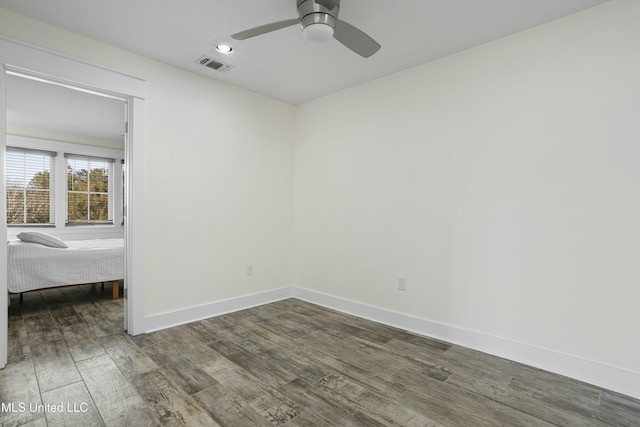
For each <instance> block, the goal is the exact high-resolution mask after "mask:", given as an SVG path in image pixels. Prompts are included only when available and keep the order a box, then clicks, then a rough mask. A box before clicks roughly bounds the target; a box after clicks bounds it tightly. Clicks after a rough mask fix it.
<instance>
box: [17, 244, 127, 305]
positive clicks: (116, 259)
mask: <svg viewBox="0 0 640 427" xmlns="http://www.w3.org/2000/svg"><path fill="white" fill-rule="evenodd" d="M30 233H34V232H30ZM36 233H37V232H36ZM21 234H23V233H21ZM40 234H43V235H44V233H40ZM45 236H48V235H45ZM18 237H20V235H18ZM48 237H52V236H48ZM53 239H55V240H58V239H56V238H53ZM27 240H29V239H27ZM58 241H59V242H60V244H61V245H63V246H61V247H55V246H51V245H49V244H43V243H42V242H41V241H40V242H34V241H24V240H15V241H10V242H9V243H8V244H7V287H8V289H9V292H11V293H19V294H22V293H23V292H28V291H35V290H40V289H46V288H53V287H59V286H69V285H81V284H88V283H100V282H102V283H104V282H111V283H112V297H113V298H118V297H119V292H118V284H119V281H120V279H122V278H123V277H124V239H96V240H77V241H66V242H62V241H60V240H58ZM45 243H46V242H45ZM56 244H57V243H56ZM57 245H58V244H57ZM21 296H22V295H21Z"/></svg>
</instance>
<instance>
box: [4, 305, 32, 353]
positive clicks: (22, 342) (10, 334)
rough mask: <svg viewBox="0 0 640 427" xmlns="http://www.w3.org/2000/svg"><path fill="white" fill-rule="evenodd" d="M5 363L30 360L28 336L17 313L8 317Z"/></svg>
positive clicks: (18, 312)
mask: <svg viewBox="0 0 640 427" xmlns="http://www.w3.org/2000/svg"><path fill="white" fill-rule="evenodd" d="M7 344H8V348H7V363H17V362H20V361H23V360H28V359H30V358H31V347H30V346H29V336H28V335H27V329H26V328H25V325H24V321H23V320H22V316H21V315H20V311H19V309H18V311H17V312H16V313H14V314H12V315H10V316H9V321H8V324H7Z"/></svg>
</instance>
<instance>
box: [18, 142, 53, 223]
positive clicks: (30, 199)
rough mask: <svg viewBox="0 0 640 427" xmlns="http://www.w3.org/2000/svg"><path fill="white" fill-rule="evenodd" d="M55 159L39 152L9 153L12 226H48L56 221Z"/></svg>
mask: <svg viewBox="0 0 640 427" xmlns="http://www.w3.org/2000/svg"><path fill="white" fill-rule="evenodd" d="M53 168H54V156H53V155H52V154H51V153H47V152H38V151H36V150H21V149H13V148H11V149H9V148H8V149H7V152H6V183H7V187H6V196H7V197H6V201H7V224H8V225H48V224H53V223H54V222H55V221H54V211H55V210H54V203H53V200H54V197H53V189H54V188H55V187H54V185H53V177H54V173H53Z"/></svg>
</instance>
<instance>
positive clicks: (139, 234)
mask: <svg viewBox="0 0 640 427" xmlns="http://www.w3.org/2000/svg"><path fill="white" fill-rule="evenodd" d="M7 70H12V71H17V72H21V73H25V74H28V75H31V76H42V77H43V78H45V79H47V80H51V81H56V82H60V83H64V84H69V85H72V86H76V87H79V88H84V89H87V90H94V91H96V92H100V93H105V94H110V95H114V96H118V97H122V98H123V99H126V100H127V101H128V104H129V106H128V109H127V110H128V123H129V129H128V131H129V132H128V139H127V141H126V143H125V162H126V165H127V169H126V174H127V177H126V178H127V179H126V188H125V197H126V203H127V218H126V220H125V277H124V278H125V282H126V283H127V285H128V286H127V312H126V313H125V316H126V318H127V327H128V332H129V333H130V334H131V335H137V334H140V333H143V332H145V330H146V329H145V325H144V320H145V319H144V228H143V227H144V132H143V131H144V108H145V98H146V89H147V85H146V82H145V81H144V80H142V79H139V78H137V77H133V76H130V75H126V74H123V73H120V72H117V71H113V70H109V69H106V68H103V67H100V66H97V65H93V64H89V63H87V62H85V61H82V60H78V59H75V58H71V57H68V56H65V55H61V54H58V53H56V52H53V51H50V50H46V49H43V48H40V47H37V46H33V45H29V44H26V43H22V42H19V41H16V40H12V39H9V38H5V37H2V36H0V183H2V185H0V240H6V238H7V225H6V224H7V219H6V206H5V205H6V194H5V191H6V185H5V170H4V169H5V160H4V159H5V151H6V150H5V148H6V133H7V132H6V130H7V129H6V73H5V71H7ZM6 271H7V249H6V245H0V272H1V273H0V307H1V308H0V368H3V367H4V366H5V365H6V363H7V351H8V343H7V327H8V318H7V317H8V316H7V315H8V313H7V309H6V307H7V302H8V301H7V274H6Z"/></svg>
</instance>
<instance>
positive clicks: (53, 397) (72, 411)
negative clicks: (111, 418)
mask: <svg viewBox="0 0 640 427" xmlns="http://www.w3.org/2000/svg"><path fill="white" fill-rule="evenodd" d="M42 402H43V404H44V405H50V407H52V408H56V410H55V411H51V410H45V416H46V418H47V425H48V426H49V427H56V426H82V427H84V426H101V425H104V422H103V421H102V417H101V416H100V414H99V413H98V409H97V408H96V407H95V405H94V403H93V400H92V399H91V395H89V391H88V390H87V388H86V387H85V385H84V383H83V382H81V381H80V382H77V383H73V384H69V385H66V386H63V387H60V388H57V389H55V390H50V391H47V392H45V393H42ZM60 408H62V411H59V409H60Z"/></svg>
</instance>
